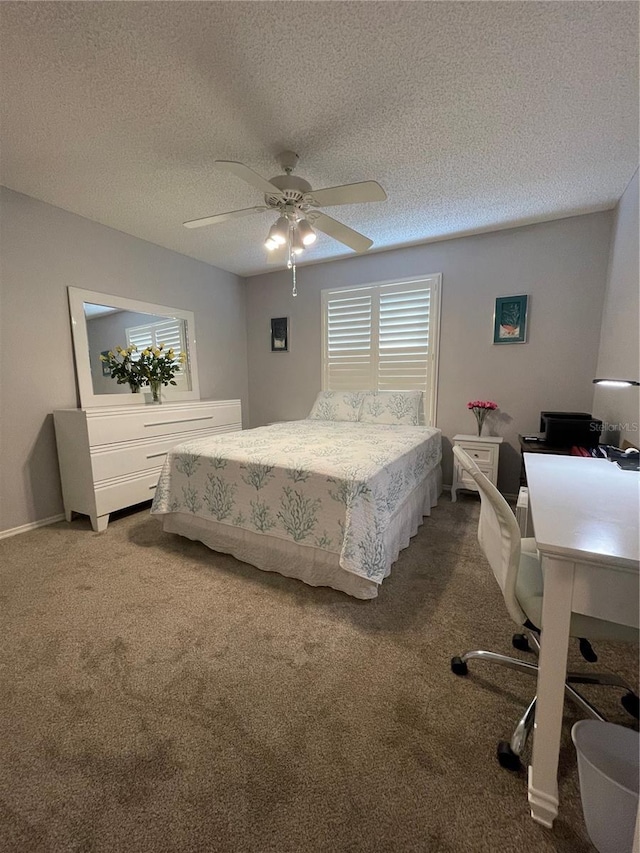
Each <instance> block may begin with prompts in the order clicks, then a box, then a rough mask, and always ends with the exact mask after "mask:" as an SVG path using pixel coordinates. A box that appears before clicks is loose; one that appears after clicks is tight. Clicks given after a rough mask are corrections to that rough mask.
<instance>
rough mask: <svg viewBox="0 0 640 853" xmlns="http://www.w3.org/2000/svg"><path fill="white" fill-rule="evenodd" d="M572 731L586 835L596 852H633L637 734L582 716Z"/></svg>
mask: <svg viewBox="0 0 640 853" xmlns="http://www.w3.org/2000/svg"><path fill="white" fill-rule="evenodd" d="M571 737H572V739H573V743H574V744H575V747H576V752H577V753H578V774H579V777H580V796H581V797H582V811H583V814H584V822H585V823H586V825H587V832H588V833H589V838H590V839H591V841H592V842H593V844H594V846H595V847H596V848H597V850H598V851H599V853H631V851H632V848H633V833H634V829H635V825H636V816H637V814H638V775H639V773H640V755H639V752H640V735H639V734H638V732H635V731H633V729H627V728H625V727H624V726H616V725H614V724H613V723H603V722H601V721H600V720H580V722H579V723H576V724H575V725H574V727H573V728H572V729H571Z"/></svg>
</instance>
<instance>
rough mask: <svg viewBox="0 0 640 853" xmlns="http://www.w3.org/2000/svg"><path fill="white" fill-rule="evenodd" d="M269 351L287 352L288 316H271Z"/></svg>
mask: <svg viewBox="0 0 640 853" xmlns="http://www.w3.org/2000/svg"><path fill="white" fill-rule="evenodd" d="M271 352H289V318H288V317H272V318H271Z"/></svg>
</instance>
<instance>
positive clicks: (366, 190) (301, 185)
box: [184, 151, 387, 267]
mask: <svg viewBox="0 0 640 853" xmlns="http://www.w3.org/2000/svg"><path fill="white" fill-rule="evenodd" d="M279 162H280V166H281V167H282V169H283V170H284V175H277V176H276V177H275V178H271V180H270V181H267V180H266V179H265V178H263V177H262V176H261V175H259V174H258V173H257V172H254V171H253V169H250V168H249V167H248V166H245V165H244V163H236V162H234V161H233V160H216V161H215V164H216V166H217V167H218V168H219V169H223V170H224V171H225V172H229V173H230V174H232V175H235V176H236V177H237V178H241V179H242V180H243V181H246V183H248V184H250V185H251V186H252V187H255V188H256V189H258V190H260V192H262V193H264V204H261V205H256V206H255V207H246V208H244V209H243V210H232V211H230V212H229V213H218V214H215V215H213V216H205V217H203V218H202V219H191V220H190V221H189V222H185V223H184V226H185V228H200V227H202V226H203V225H217V224H218V223H221V222H227V221H228V220H229V219H239V218H240V217H242V216H249V215H250V214H252V213H261V212H263V211H265V210H272V211H274V212H276V213H278V214H279V216H278V219H277V221H276V222H275V223H274V224H273V225H272V226H271V228H270V229H269V234H268V236H267V239H266V241H265V247H266V248H267V249H268V250H269V251H270V252H273V250H274V249H278V248H281V249H285V251H286V253H287V256H286V260H287V265H288V266H289V267H291V266H295V256H296V255H298V254H300V253H301V252H302V251H303V250H304V248H305V247H306V246H310V245H311V244H312V243H314V242H315V240H316V233H315V231H314V228H315V229H317V230H318V231H322V232H323V233H324V234H328V235H329V237H333V239H334V240H337V241H338V242H339V243H344V245H345V246H348V247H349V248H350V249H353V251H354V252H366V250H367V249H368V248H369V247H370V246H372V245H373V240H370V239H369V238H368V237H365V236H364V235H363V234H359V233H358V232H357V231H354V230H353V228H349V226H347V225H345V224H344V223H342V222H338V220H337V219H333V218H332V217H331V216H327V214H326V213H322V212H320V211H319V210H317V208H319V207H331V206H332V205H338V204H360V203H362V202H365V201H385V199H386V198H387V194H386V193H385V191H384V190H383V189H382V187H381V186H380V184H378V183H377V182H376V181H361V182H359V183H355V184H344V185H343V186H339V187H326V188H325V189H321V190H313V189H311V184H309V183H308V182H307V181H305V180H304V179H303V178H299V177H297V176H296V175H293V174H292V172H293V170H294V169H295V167H296V165H297V162H298V155H297V154H295V153H294V152H293V151H284V152H283V153H282V154H281V155H280V157H279ZM312 226H313V227H312Z"/></svg>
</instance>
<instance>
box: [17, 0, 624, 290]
mask: <svg viewBox="0 0 640 853" xmlns="http://www.w3.org/2000/svg"><path fill="white" fill-rule="evenodd" d="M0 38H1V45H0V46H1V48H2V51H1V63H2V66H1V68H2V100H3V104H2V109H3V112H2V157H1V161H0V166H1V173H0V180H1V182H2V183H3V184H5V185H6V186H8V187H11V188H12V189H15V190H17V191H19V192H23V193H26V194H27V195H30V196H34V197H35V198H38V199H42V200H43V201H46V202H49V203H51V204H54V205H57V206H59V207H62V208H64V209H66V210H70V211H73V212H74V213H78V214H80V215H82V216H86V217H88V218H89V219H93V220H95V221H97V222H101V223H104V224H105V225H109V226H111V227H113V228H117V229H119V230H121V231H124V232H126V233H128V234H133V235H135V236H136V237H141V238H143V239H145V240H150V241H151V242H153V243H157V244H159V245H161V246H166V247H168V248H170V249H175V250H176V251H178V252H182V253H183V254H185V255H191V256H192V257H195V258H199V259H201V260H203V261H207V262H208V263H211V264H215V265H217V266H220V267H223V268H224V269H228V270H232V271H234V272H237V273H240V274H244V275H246V274H251V273H254V272H258V271H261V270H265V269H267V265H266V252H265V250H264V249H263V248H262V244H263V241H264V238H265V236H266V232H267V230H268V226H269V225H270V224H271V222H272V221H273V220H274V218H275V217H274V216H273V214H271V213H260V214H256V215H255V216H253V217H249V218H246V219H241V220H236V221H230V222H227V223H225V224H222V225H217V226H211V227H208V228H202V229H198V230H187V229H185V228H183V227H182V224H181V223H182V222H183V221H184V220H188V219H194V218H197V217H201V216H206V215H210V214H214V213H222V212H224V211H227V210H234V209H236V208H243V207H250V206H252V205H255V204H260V203H262V198H261V196H260V194H259V192H258V191H257V190H252V189H251V188H250V187H248V186H246V185H245V184H244V183H243V182H242V181H240V180H239V179H237V178H234V177H233V176H231V175H227V174H223V173H222V172H220V171H218V170H217V169H216V168H215V167H214V165H213V161H214V160H216V159H227V160H240V161H242V162H244V163H246V164H247V165H249V166H251V168H253V169H254V170H256V171H258V172H259V173H261V174H262V175H264V176H265V177H267V178H269V177H272V176H274V175H275V174H278V173H279V172H280V169H279V168H278V166H277V162H276V155H277V153H278V152H280V151H281V150H283V149H287V148H292V149H293V150H294V151H297V153H298V154H299V155H300V163H299V167H298V169H297V172H296V173H297V174H299V175H300V176H301V177H304V178H306V179H307V180H308V181H309V182H310V183H311V185H312V186H313V187H314V188H319V187H325V186H332V185H335V184H343V183H350V182H354V181H362V180H369V179H373V180H377V181H379V182H380V183H381V184H382V186H383V187H384V188H385V190H386V191H387V194H388V201H386V202H380V203H374V204H369V205H358V206H345V207H335V208H327V209H326V212H327V213H329V214H330V215H333V216H334V217H335V218H338V219H341V220H342V221H344V222H345V223H347V224H348V225H350V226H351V227H352V228H355V229H357V230H358V231H361V232H362V233H364V234H366V235H367V236H369V237H371V238H372V239H373V241H374V247H373V249H372V250H371V251H375V250H376V249H381V248H388V247H392V246H398V245H403V244H408V243H416V242H422V241H426V240H433V239H436V238H441V237H448V236H453V235H455V234H461V233H469V232H474V231H483V230H488V229H492V228H497V227H505V226H507V225H509V224H522V223H525V222H531V221H538V220H544V219H553V218H556V217H560V216H566V215H570V214H572V213H582V212H587V211H592V210H598V209H603V208H607V207H612V206H613V205H614V204H615V203H616V201H617V200H618V199H619V197H620V196H621V194H622V192H623V190H624V188H625V186H626V184H627V182H628V181H629V179H630V178H631V176H632V174H633V172H634V170H635V169H636V167H637V160H638V4H637V3H635V2H629V3H627V2H611V3H607V2H604V3H600V2H586V3H583V2H550V3H538V2H503V3H500V2H494V3H481V2H470V3H466V2H451V3H450V2H439V3H436V2H433V3H432V2H249V3H245V2H212V3H210V2H151V3H146V2H135V3H121V2H95V3H94V2H75V3H65V2H55V3H54V2H28V3H26V2H19V3H12V2H3V3H0ZM345 254H350V252H349V250H347V249H346V248H345V247H343V246H342V245H341V244H339V243H336V242H334V241H333V240H331V239H330V238H329V237H326V236H323V235H320V237H319V239H318V241H317V243H316V245H315V246H314V247H312V249H311V250H310V251H308V252H307V253H305V256H306V259H307V260H319V259H326V258H332V257H338V256H344V255H345Z"/></svg>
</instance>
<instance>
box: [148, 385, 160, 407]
mask: <svg viewBox="0 0 640 853" xmlns="http://www.w3.org/2000/svg"><path fill="white" fill-rule="evenodd" d="M149 387H150V388H151V402H152V403H156V404H160V403H162V380H160V379H150V380H149Z"/></svg>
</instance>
